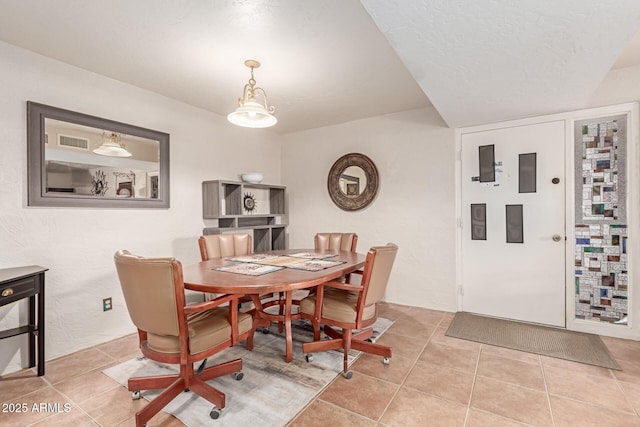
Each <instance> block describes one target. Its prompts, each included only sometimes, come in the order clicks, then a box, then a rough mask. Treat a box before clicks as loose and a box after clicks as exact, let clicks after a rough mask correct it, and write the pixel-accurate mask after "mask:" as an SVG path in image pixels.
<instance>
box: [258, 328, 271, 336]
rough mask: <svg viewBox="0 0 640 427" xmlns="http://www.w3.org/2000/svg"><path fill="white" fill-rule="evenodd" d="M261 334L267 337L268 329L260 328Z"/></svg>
mask: <svg viewBox="0 0 640 427" xmlns="http://www.w3.org/2000/svg"><path fill="white" fill-rule="evenodd" d="M260 332H262V333H263V334H265V335H267V334H268V333H269V328H262V330H261V331H260Z"/></svg>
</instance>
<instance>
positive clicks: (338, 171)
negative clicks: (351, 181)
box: [327, 153, 379, 211]
mask: <svg viewBox="0 0 640 427" xmlns="http://www.w3.org/2000/svg"><path fill="white" fill-rule="evenodd" d="M349 166H358V167H360V168H362V170H363V171H364V173H365V175H366V177H367V185H366V187H365V188H364V191H362V193H360V194H359V195H358V196H355V197H353V196H347V195H346V194H344V193H343V192H342V190H341V189H340V177H341V176H342V174H344V171H345V170H346V169H347V168H348V167H349ZM378 183H379V176H378V169H376V165H375V164H374V163H373V161H371V159H370V158H369V157H367V156H365V155H364V154H360V153H349V154H345V155H344V156H342V157H340V158H339V159H338V160H336V162H335V163H334V164H333V166H331V170H330V171H329V178H328V179H327V189H328V190H329V196H331V200H333V203H335V204H336V206H338V207H339V208H340V209H342V210H345V211H357V210H360V209H363V208H366V207H367V206H369V205H370V204H371V202H373V200H374V199H375V197H376V195H377V194H378Z"/></svg>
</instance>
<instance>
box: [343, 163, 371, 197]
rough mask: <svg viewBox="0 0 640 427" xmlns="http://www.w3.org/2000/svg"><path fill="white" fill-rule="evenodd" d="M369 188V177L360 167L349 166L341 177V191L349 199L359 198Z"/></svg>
mask: <svg viewBox="0 0 640 427" xmlns="http://www.w3.org/2000/svg"><path fill="white" fill-rule="evenodd" d="M366 187H367V176H366V175H365V173H364V170H363V169H362V168H361V167H358V166H349V167H348V168H346V169H345V170H344V172H343V173H342V175H340V191H342V192H343V193H344V194H345V196H347V197H357V196H359V195H360V194H362V192H363V191H364V189H365V188H366Z"/></svg>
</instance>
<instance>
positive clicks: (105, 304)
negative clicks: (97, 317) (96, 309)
mask: <svg viewBox="0 0 640 427" xmlns="http://www.w3.org/2000/svg"><path fill="white" fill-rule="evenodd" d="M112 308H113V306H112V305H111V297H109V298H104V299H103V300H102V311H107V310H111V309H112Z"/></svg>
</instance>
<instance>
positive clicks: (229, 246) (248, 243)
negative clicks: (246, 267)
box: [198, 234, 282, 333]
mask: <svg viewBox="0 0 640 427" xmlns="http://www.w3.org/2000/svg"><path fill="white" fill-rule="evenodd" d="M252 242H253V239H252V238H251V234H207V235H204V236H200V238H199V239H198V246H199V247H200V258H201V259H202V261H207V260H210V259H212V258H229V257H237V256H243V255H250V254H252V253H253V246H252ZM275 296H276V297H277V298H276V300H275V301H274V300H273V297H274V294H273V293H269V294H264V295H260V299H261V300H265V301H268V302H265V303H263V308H266V307H270V306H273V305H282V304H280V302H279V299H280V295H275ZM213 297H215V294H210V293H206V294H205V298H213ZM239 301H240V303H241V304H244V303H250V302H252V300H251V297H249V296H246V295H245V296H242V297H240V300H239ZM281 310H282V309H281ZM281 314H282V313H281ZM265 326H266V324H265ZM262 332H264V333H267V332H268V329H264V328H263V329H262Z"/></svg>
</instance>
